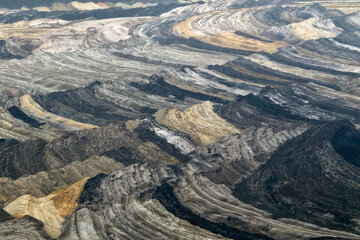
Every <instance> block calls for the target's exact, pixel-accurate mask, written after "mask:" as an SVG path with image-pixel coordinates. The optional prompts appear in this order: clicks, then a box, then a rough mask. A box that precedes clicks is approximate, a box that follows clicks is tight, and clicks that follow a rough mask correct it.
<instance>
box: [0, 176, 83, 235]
mask: <svg viewBox="0 0 360 240" xmlns="http://www.w3.org/2000/svg"><path fill="white" fill-rule="evenodd" d="M88 179H89V178H84V179H82V180H81V181H79V182H76V183H74V184H72V185H70V186H68V187H65V188H62V189H59V190H57V191H56V192H53V193H51V194H49V195H48V196H46V197H43V198H35V197H33V196H31V195H24V196H21V197H19V198H17V199H16V200H14V201H12V202H11V203H9V204H8V205H7V206H6V207H5V208H4V210H5V211H6V212H8V213H9V214H11V215H12V216H14V217H17V218H22V217H24V216H25V215H28V216H31V217H33V218H35V219H38V220H39V221H41V222H43V223H44V224H45V230H46V232H47V233H48V234H49V235H50V236H51V237H57V236H58V235H59V227H60V224H61V223H62V222H63V221H64V218H65V217H66V216H68V215H70V214H71V213H72V212H73V210H74V208H75V207H76V206H77V201H78V198H79V197H80V194H81V192H82V190H83V188H84V185H85V183H86V182H87V180H88Z"/></svg>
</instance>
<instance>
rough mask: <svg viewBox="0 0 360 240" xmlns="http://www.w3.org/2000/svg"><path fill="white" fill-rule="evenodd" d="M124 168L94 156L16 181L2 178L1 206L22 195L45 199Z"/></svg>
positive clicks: (110, 160)
mask: <svg viewBox="0 0 360 240" xmlns="http://www.w3.org/2000/svg"><path fill="white" fill-rule="evenodd" d="M123 168H124V165H123V164H121V163H119V162H116V161H115V160H113V159H111V158H108V157H106V156H101V157H99V156H92V157H90V158H88V159H86V160H84V161H82V162H80V161H75V162H72V163H70V164H68V165H66V166H65V167H63V168H60V169H53V170H50V171H47V172H43V171H42V172H39V173H36V174H33V175H28V176H22V177H20V178H18V179H16V180H13V179H11V178H6V177H3V178H0V192H1V194H0V205H1V206H5V205H7V204H9V203H10V202H11V201H13V200H15V199H16V198H18V197H21V196H22V195H32V196H33V197H35V198H41V197H45V196H46V195H49V194H50V193H52V192H54V191H56V190H57V189H59V188H63V187H66V186H68V185H71V184H73V183H75V182H78V181H80V180H81V179H84V178H86V177H94V176H96V175H97V174H100V173H105V174H109V173H112V172H113V171H117V170H121V169H123Z"/></svg>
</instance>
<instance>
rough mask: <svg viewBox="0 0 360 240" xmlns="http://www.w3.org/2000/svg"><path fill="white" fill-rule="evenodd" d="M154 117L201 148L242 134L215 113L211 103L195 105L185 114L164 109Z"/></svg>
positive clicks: (175, 110)
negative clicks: (221, 139)
mask: <svg viewBox="0 0 360 240" xmlns="http://www.w3.org/2000/svg"><path fill="white" fill-rule="evenodd" d="M154 116H155V118H156V121H157V122H158V123H160V124H162V125H165V126H167V127H169V128H170V129H173V130H176V131H180V132H183V133H186V134H188V135H189V136H191V138H192V139H193V141H194V142H195V143H197V144H198V145H200V146H204V145H207V144H209V143H212V142H214V141H216V140H217V139H219V138H221V137H224V136H227V135H230V134H233V133H238V132H240V131H239V130H238V129H237V128H236V127H235V126H233V125H231V124H230V123H228V122H226V121H225V120H224V119H222V118H220V117H219V116H218V115H217V114H216V113H214V111H213V109H212V103H211V102H204V103H202V104H198V105H194V106H192V107H191V108H189V109H187V110H185V111H184V112H181V111H179V110H177V109H171V110H166V109H163V110H159V111H158V112H157V113H155V114H154Z"/></svg>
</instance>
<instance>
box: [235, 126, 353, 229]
mask: <svg viewBox="0 0 360 240" xmlns="http://www.w3.org/2000/svg"><path fill="white" fill-rule="evenodd" d="M359 143H360V133H359V132H358V131H357V130H356V129H355V128H354V126H353V125H352V124H350V123H349V122H331V123H328V124H324V125H323V126H321V127H320V128H316V129H311V130H309V131H307V132H305V133H304V134H302V135H300V136H298V137H296V138H294V139H292V140H290V141H289V142H287V143H285V144H284V145H283V146H282V147H281V148H279V150H278V151H276V153H275V154H274V155H273V156H272V157H271V159H270V160H269V161H268V162H267V163H266V164H264V165H262V166H261V167H260V168H259V169H258V170H257V171H255V172H254V173H253V174H251V175H250V177H248V178H247V179H245V180H244V181H242V182H241V183H239V184H238V185H237V186H236V188H235V190H234V194H235V196H236V197H237V198H239V199H240V200H243V201H245V202H248V203H250V202H251V204H253V205H254V206H257V207H259V208H261V209H265V210H267V211H269V212H271V213H273V214H274V217H276V218H281V217H291V218H295V219H299V220H302V221H307V222H312V223H315V224H319V225H321V226H326V227H331V228H336V229H341V230H347V231H353V232H357V233H359V231H358V228H357V227H358V219H359V216H360V213H359V211H358V205H359V199H360V198H359V196H360V195H359V193H360V191H359V188H360V179H359V173H360V169H359V159H360V155H359V154H360V152H359V148H358V145H359Z"/></svg>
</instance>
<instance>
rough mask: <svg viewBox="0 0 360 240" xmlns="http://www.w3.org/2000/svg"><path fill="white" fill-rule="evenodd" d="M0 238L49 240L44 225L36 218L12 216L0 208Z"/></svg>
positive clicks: (7, 239) (9, 239) (10, 239)
mask: <svg viewBox="0 0 360 240" xmlns="http://www.w3.org/2000/svg"><path fill="white" fill-rule="evenodd" d="M0 238H1V239H6V240H29V239H34V240H50V239H51V238H50V237H49V236H48V235H47V234H46V232H45V230H44V225H43V224H42V223H41V222H39V221H38V220H36V219H34V218H32V217H30V216H25V217H23V218H13V217H11V215H9V214H8V213H7V212H5V211H4V210H3V209H2V208H0Z"/></svg>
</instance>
